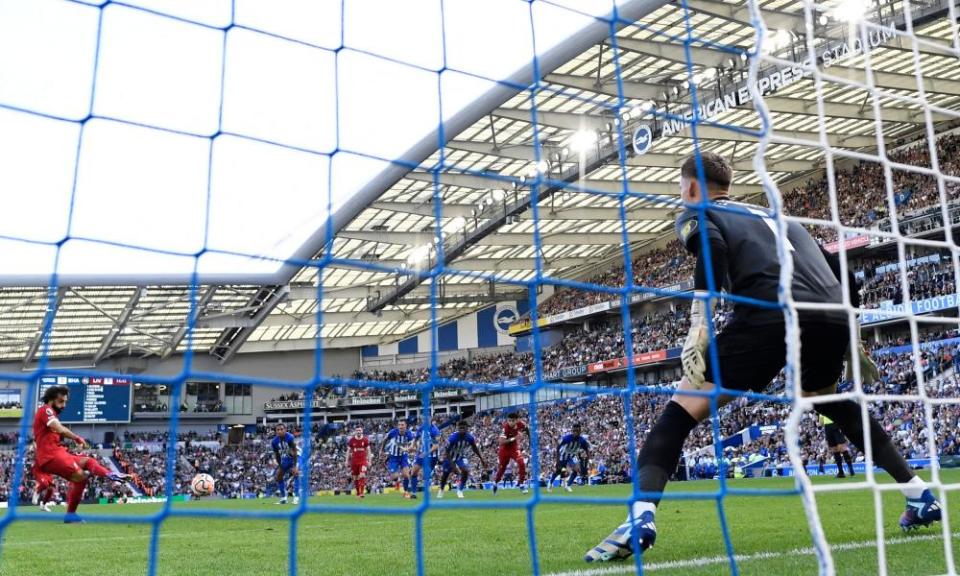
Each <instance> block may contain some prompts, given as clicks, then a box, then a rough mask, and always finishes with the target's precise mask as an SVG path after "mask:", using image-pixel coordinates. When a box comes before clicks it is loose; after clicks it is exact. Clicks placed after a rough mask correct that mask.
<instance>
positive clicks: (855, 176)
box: [538, 134, 960, 317]
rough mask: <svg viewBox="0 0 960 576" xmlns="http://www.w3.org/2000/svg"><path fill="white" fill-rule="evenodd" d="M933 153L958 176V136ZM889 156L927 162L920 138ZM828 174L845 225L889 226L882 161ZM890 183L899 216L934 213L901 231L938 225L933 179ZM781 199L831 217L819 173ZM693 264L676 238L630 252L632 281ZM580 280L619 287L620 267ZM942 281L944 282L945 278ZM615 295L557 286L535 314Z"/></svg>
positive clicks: (663, 280) (675, 278)
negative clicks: (832, 181) (886, 222)
mask: <svg viewBox="0 0 960 576" xmlns="http://www.w3.org/2000/svg"><path fill="white" fill-rule="evenodd" d="M937 153H938V154H937V155H938V160H939V164H940V170H941V171H942V172H943V173H944V174H948V175H952V176H960V135H957V134H949V135H946V136H943V137H941V138H939V139H938V140H937ZM890 159H891V160H892V161H894V162H898V163H901V164H907V165H912V166H921V167H929V166H930V160H929V152H928V147H927V144H926V141H923V142H922V143H919V144H916V145H915V146H911V147H909V148H906V149H904V150H901V151H898V152H895V153H892V154H891V155H890ZM834 173H835V175H836V180H835V181H836V190H837V192H838V193H837V202H838V204H839V211H840V221H841V222H842V223H843V224H844V225H846V226H852V227H860V228H868V229H869V228H883V229H887V230H889V225H887V226H886V227H885V228H884V221H886V220H887V219H888V217H889V214H888V210H887V193H886V184H885V182H886V181H885V176H884V170H883V166H882V165H880V164H876V163H866V162H863V163H860V164H857V165H854V166H852V167H851V168H837V169H835V170H834ZM893 182H894V190H895V199H896V201H897V207H898V216H899V217H900V218H902V219H903V218H908V217H911V216H917V215H920V214H923V213H926V212H927V211H932V213H933V215H934V216H935V217H934V218H933V219H926V220H922V221H917V222H911V221H907V222H905V223H902V224H901V225H902V226H905V227H910V228H909V229H906V228H905V229H903V230H901V232H903V233H904V234H914V233H921V232H925V231H928V230H931V229H933V228H941V227H942V226H943V222H942V218H941V219H940V220H939V221H938V220H937V218H938V217H939V216H940V207H939V203H940V197H939V192H938V188H937V183H936V180H935V179H934V178H932V177H930V176H926V175H921V174H917V173H914V172H907V171H903V170H894V171H893ZM946 191H947V197H948V200H956V199H957V198H960V186H958V185H957V184H955V183H951V182H948V183H947V184H946ZM783 200H784V207H785V209H784V212H785V213H786V214H789V215H791V216H803V217H806V218H816V219H821V220H828V221H829V220H830V219H831V218H830V203H829V193H828V180H827V178H826V176H825V175H824V176H822V177H821V178H818V179H811V180H808V181H807V182H806V183H805V184H803V185H801V186H798V187H797V188H794V189H793V190H790V191H787V192H784V195H783ZM810 230H811V233H812V234H813V235H814V237H815V238H816V239H817V240H818V241H820V242H821V243H828V242H832V241H834V240H836V239H837V235H836V231H835V230H832V229H829V228H825V227H810ZM694 264H695V260H694V259H693V258H692V257H691V256H690V255H689V254H688V253H687V251H686V250H684V249H683V247H682V246H681V245H680V243H679V242H677V241H676V240H673V241H671V242H669V243H668V244H667V245H666V246H665V247H664V248H660V249H656V250H652V251H650V252H646V253H643V254H638V255H636V256H635V257H634V259H633V261H632V263H631V268H632V271H633V277H634V278H633V280H634V283H635V284H636V285H639V286H645V287H655V288H665V287H667V286H670V285H673V284H677V283H680V282H683V281H686V280H690V279H692V277H693V267H694ZM951 272H952V267H951ZM584 282H587V283H590V284H596V285H599V286H611V287H622V286H624V267H622V266H619V267H615V268H613V269H611V270H609V271H606V272H602V273H600V274H598V275H596V276H593V277H590V278H587V279H585V280H584ZM947 283H948V284H949V283H950V282H949V280H948V282H947ZM931 284H935V282H931ZM937 289H938V288H937V287H936V286H934V285H931V286H930V287H929V288H928V291H929V292H930V293H932V294H936V290H937ZM948 290H953V287H952V286H951V287H950V288H948ZM916 298H917V297H915V299H916ZM616 299H617V296H616V295H613V294H609V293H606V292H590V291H585V290H577V289H566V288H560V289H558V290H557V291H556V292H555V293H554V294H553V295H552V296H550V297H549V298H547V299H546V300H545V301H544V302H542V303H541V304H540V306H539V308H538V314H539V316H540V317H546V316H550V315H553V314H558V313H561V312H567V311H571V310H577V309H580V308H584V307H586V306H590V305H591V304H597V303H600V302H609V301H612V300H616ZM881 299H882V298H881ZM874 301H876V300H874Z"/></svg>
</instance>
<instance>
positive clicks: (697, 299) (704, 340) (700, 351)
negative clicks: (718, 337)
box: [680, 291, 713, 390]
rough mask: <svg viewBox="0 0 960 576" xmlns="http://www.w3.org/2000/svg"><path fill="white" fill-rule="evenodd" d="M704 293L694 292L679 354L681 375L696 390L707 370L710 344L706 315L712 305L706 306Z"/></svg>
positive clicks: (710, 310) (711, 308)
mask: <svg viewBox="0 0 960 576" xmlns="http://www.w3.org/2000/svg"><path fill="white" fill-rule="evenodd" d="M706 295H707V293H706V292H700V291H697V292H694V300H693V303H692V304H691V305H690V332H689V333H687V339H686V340H685V341H684V342H683V352H682V353H681V354H680V363H681V364H682V365H683V375H684V376H686V378H687V381H688V382H689V383H690V384H691V385H692V386H693V387H694V388H696V389H698V390H699V389H700V388H703V383H704V381H705V379H706V378H705V373H706V370H707V363H706V356H705V355H706V353H707V346H708V345H709V344H710V335H709V334H708V333H707V318H708V314H711V313H712V311H713V303H712V301H711V303H710V304H708V303H707V302H708V301H707V300H706V299H705V297H706Z"/></svg>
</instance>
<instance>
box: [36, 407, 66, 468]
mask: <svg viewBox="0 0 960 576" xmlns="http://www.w3.org/2000/svg"><path fill="white" fill-rule="evenodd" d="M57 420H58V419H57V412H56V411H55V410H54V409H53V408H51V407H50V406H47V405H46V404H44V405H42V406H40V407H39V408H37V413H36V414H35V415H34V417H33V437H34V439H36V441H37V466H42V465H44V464H46V463H47V462H48V461H49V460H50V459H51V458H53V457H54V456H56V455H57V454H59V453H60V452H62V451H64V450H65V448H64V447H63V446H61V445H60V435H59V434H57V433H56V432H54V431H53V430H52V429H51V428H50V422H54V421H57Z"/></svg>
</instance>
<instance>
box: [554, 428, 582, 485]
mask: <svg viewBox="0 0 960 576" xmlns="http://www.w3.org/2000/svg"><path fill="white" fill-rule="evenodd" d="M589 459H590V442H588V441H587V438H586V436H583V435H582V434H581V428H580V424H574V425H573V429H572V430H571V431H570V433H569V434H567V435H565V436H564V437H563V438H561V439H560V445H559V446H557V467H556V468H555V469H554V471H553V474H552V475H551V476H550V480H549V481H548V482H547V492H552V491H553V481H554V480H555V479H556V478H557V477H558V476H560V475H561V474H563V469H564V468H566V469H567V471H568V474H567V479H566V481H564V482H563V484H562V485H563V488H564V490H566V491H567V492H573V488H571V487H570V485H571V484H573V479H574V478H576V477H577V465H578V464H579V467H580V476H581V477H583V482H584V483H586V482H587V481H588V478H587V461H588V460H589Z"/></svg>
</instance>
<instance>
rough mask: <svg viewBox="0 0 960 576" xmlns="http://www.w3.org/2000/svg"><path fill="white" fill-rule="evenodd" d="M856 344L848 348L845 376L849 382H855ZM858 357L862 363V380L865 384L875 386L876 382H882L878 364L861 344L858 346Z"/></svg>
mask: <svg viewBox="0 0 960 576" xmlns="http://www.w3.org/2000/svg"><path fill="white" fill-rule="evenodd" d="M853 346H854V344H853V343H851V344H850V346H848V347H847V358H846V362H847V371H846V374H844V379H845V380H847V381H848V382H852V381H853V354H852V350H853ZM857 356H858V360H859V361H860V379H861V380H862V381H863V383H864V384H867V385H869V384H873V383H874V382H876V381H878V380H880V369H879V368H878V367H877V363H876V362H874V361H873V358H871V357H870V354H868V353H867V351H866V350H865V349H864V347H863V343H862V342H861V343H860V344H859V345H857Z"/></svg>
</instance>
